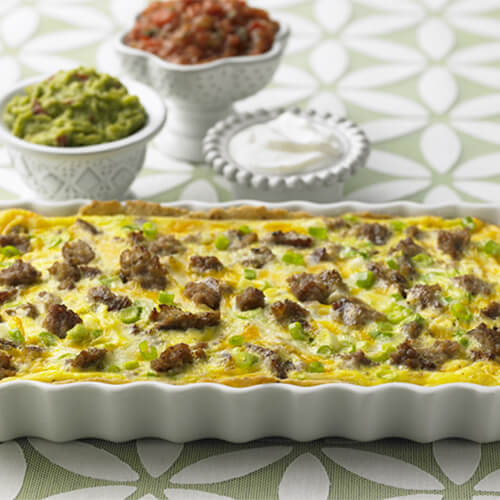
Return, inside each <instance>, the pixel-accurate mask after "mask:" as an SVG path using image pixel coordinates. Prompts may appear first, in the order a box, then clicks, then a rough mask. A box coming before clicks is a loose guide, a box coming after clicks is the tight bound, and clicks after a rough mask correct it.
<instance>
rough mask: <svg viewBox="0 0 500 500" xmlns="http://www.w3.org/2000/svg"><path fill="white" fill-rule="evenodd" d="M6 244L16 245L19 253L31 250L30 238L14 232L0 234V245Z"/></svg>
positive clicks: (4, 245)
mask: <svg viewBox="0 0 500 500" xmlns="http://www.w3.org/2000/svg"><path fill="white" fill-rule="evenodd" d="M6 246H12V247H16V248H17V249H18V250H19V251H20V252H21V253H26V252H29V251H30V250H31V243H30V239H29V238H28V237H27V236H25V235H23V234H19V233H16V232H10V233H9V234H2V235H0V247H6Z"/></svg>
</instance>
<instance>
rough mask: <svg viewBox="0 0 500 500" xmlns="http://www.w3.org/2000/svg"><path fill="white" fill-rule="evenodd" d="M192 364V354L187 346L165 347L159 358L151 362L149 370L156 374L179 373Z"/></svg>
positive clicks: (181, 344) (182, 344)
mask: <svg viewBox="0 0 500 500" xmlns="http://www.w3.org/2000/svg"><path fill="white" fill-rule="evenodd" d="M192 363H193V354H192V352H191V349H190V347H189V346H188V345H187V344H184V343H180V344H175V345H171V346H170V347H167V348H166V349H165V350H164V351H163V352H162V353H161V354H160V357H159V358H156V359H154V360H153V361H151V368H152V369H153V370H155V371H157V372H172V371H179V370H182V369H183V368H185V367H186V366H187V365H190V364H192Z"/></svg>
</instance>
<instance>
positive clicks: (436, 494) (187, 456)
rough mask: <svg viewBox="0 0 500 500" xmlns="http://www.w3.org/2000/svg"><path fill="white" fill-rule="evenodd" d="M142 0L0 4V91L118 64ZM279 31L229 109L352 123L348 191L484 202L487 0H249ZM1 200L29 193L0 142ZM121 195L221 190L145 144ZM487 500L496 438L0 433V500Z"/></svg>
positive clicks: (494, 65)
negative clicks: (364, 147) (325, 114)
mask: <svg viewBox="0 0 500 500" xmlns="http://www.w3.org/2000/svg"><path fill="white" fill-rule="evenodd" d="M146 3H147V2H146V0H1V2H0V74H1V76H2V77H1V78H0V92H1V91H3V90H5V89H7V88H8V87H9V86H11V85H12V84H13V83H15V82H16V81H17V80H19V79H21V78H24V77H29V76H32V75H36V74H39V73H51V72H54V71H56V70H58V69H66V68H70V67H73V66H75V65H78V64H95V65H96V66H97V67H98V68H99V69H101V70H105V71H107V72H110V73H114V74H117V75H120V68H119V67H118V66H117V61H116V58H115V57H114V53H113V46H112V45H113V39H114V37H116V36H117V34H118V33H119V32H121V31H123V30H124V29H126V28H127V27H128V26H130V25H131V23H132V20H133V18H134V16H135V14H136V13H137V12H138V11H139V10H141V9H142V8H143V7H144V5H145V4H146ZM251 3H253V4H254V5H258V6H261V7H264V8H266V9H269V10H271V12H272V14H273V15H274V16H275V17H276V18H278V19H279V20H281V21H283V22H286V23H288V24H289V25H290V27H291V29H292V37H291V40H290V44H289V47H288V49H287V54H286V58H285V60H284V61H283V64H282V66H281V67H280V69H279V71H278V72H277V74H276V76H275V78H274V80H273V82H272V84H271V85H270V86H269V87H268V88H266V89H264V90H263V91H261V92H260V93H259V94H257V95H256V96H253V97H251V98H249V99H246V100H245V101H242V102H240V103H238V105H237V107H238V109H239V110H253V109H255V108H257V107H261V106H286V105H292V104H299V105H302V106H305V107H315V108H319V109H322V110H328V111H331V112H333V113H336V114H340V115H344V114H345V115H348V116H349V117H350V118H352V119H353V120H355V121H357V122H358V123H360V124H361V125H362V127H363V128H364V130H365V131H366V133H367V134H368V136H369V138H370V140H371V142H372V145H373V150H372V153H371V156H370V158H369V161H368V165H367V168H366V169H364V170H363V171H362V172H361V173H360V174H359V175H357V176H356V177H354V178H352V179H350V180H349V181H348V182H347V185H346V190H345V191H346V194H345V197H346V199H352V200H361V201H368V202H385V201H390V200H395V199H401V198H404V199H411V200H415V201H421V202H424V203H432V202H441V201H458V200H464V201H477V202H479V201H492V202H497V201H498V195H499V182H500V150H499V145H500V119H499V118H500V64H499V63H500V0H253V2H251ZM0 179H1V180H2V182H1V183H0V199H19V198H25V197H31V196H32V193H30V192H29V190H27V188H26V187H25V186H24V185H23V183H22V181H21V179H20V178H19V177H18V176H17V174H16V173H15V172H14V171H13V170H12V168H11V166H10V161H9V158H8V155H7V154H6V152H5V150H4V149H3V148H0ZM130 195H132V196H135V197H138V198H145V199H150V200H154V201H171V200H178V199H186V200H187V199H197V200H204V201H224V200H228V199H231V198H232V192H231V185H230V184H229V183H228V182H227V181H225V180H224V179H220V178H214V177H213V176H212V174H211V172H210V170H209V169H208V168H206V167H204V166H203V165H193V164H188V163H185V162H179V161H174V160H172V159H169V158H167V157H165V156H163V154H162V153H160V151H159V149H157V148H156V146H155V144H154V143H153V144H151V146H150V148H149V151H148V154H147V158H146V167H145V169H144V170H143V172H142V173H141V176H140V177H139V178H138V179H137V180H136V181H135V183H134V184H133V186H132V190H131V193H130ZM16 497H17V498H26V499H42V498H50V499H57V500H79V499H82V500H83V499H117V500H118V499H125V498H130V499H143V500H153V499H155V498H157V499H165V498H168V499H170V500H224V499H264V500H267V499H279V500H303V499H312V500H323V499H341V500H343V499H392V500H396V499H407V500H438V499H444V498H446V499H466V498H467V499H470V498H473V499H480V498H482V499H494V498H497V499H500V446H498V445H497V444H484V445H479V444H476V443H471V442H467V441H460V440H444V441H439V442H436V443H433V444H425V445H423V444H416V443H410V442H407V441H402V440H383V441H378V442H374V443H355V442H351V441H345V440H336V439H323V440H320V441H315V442H312V443H293V442H289V441H286V440H280V439H269V440H261V441H259V442H254V443H249V444H246V445H241V444H240V445H234V444H230V443H224V442H220V441H213V440H206V441H200V442H196V443H189V444H185V445H179V444H173V443H169V442H165V441H160V440H151V439H149V440H139V441H136V442H130V443H121V444H115V443H109V442H104V441H98V440H84V441H75V442H69V443H62V444H61V443H51V442H47V441H44V440H41V439H34V438H33V439H18V440H15V441H11V442H6V443H3V444H0V498H2V499H12V498H16Z"/></svg>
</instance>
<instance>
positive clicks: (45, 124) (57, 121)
mask: <svg viewBox="0 0 500 500" xmlns="http://www.w3.org/2000/svg"><path fill="white" fill-rule="evenodd" d="M3 119H4V122H5V123H6V125H7V126H8V127H9V128H10V130H11V131H12V133H13V134H14V135H15V136H17V137H20V138H21V139H24V140H26V141H29V142H33V143H35V144H43V145H45V146H59V147H76V146H90V145H94V144H102V143H105V142H111V141H116V140H118V139H122V138H124V137H127V136H129V135H131V134H133V133H134V132H136V131H137V130H139V129H140V128H142V127H143V126H144V124H145V123H146V119H147V115H146V112H145V111H144V108H143V107H142V104H141V103H140V101H139V99H138V98H137V96H133V95H130V94H129V93H128V92H127V89H126V88H125V87H124V86H123V84H122V83H121V82H120V80H118V79H117V78H114V77H112V76H110V75H106V74H104V73H98V72H97V71H96V70H95V69H90V68H77V69H73V70H71V71H59V72H57V73H56V74H55V75H53V76H51V77H49V78H47V79H46V80H43V81H42V82H39V83H37V84H34V85H31V86H29V87H27V88H26V95H21V96H16V97H13V98H12V99H11V100H10V101H9V102H8V104H7V106H6V107H5V111H4V114H3Z"/></svg>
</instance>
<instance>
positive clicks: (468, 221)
mask: <svg viewBox="0 0 500 500" xmlns="http://www.w3.org/2000/svg"><path fill="white" fill-rule="evenodd" d="M461 222H462V226H463V227H464V228H465V229H468V230H469V231H474V230H475V229H476V223H475V222H474V219H473V218H472V217H470V216H467V217H464V218H463V219H462V221H461Z"/></svg>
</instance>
